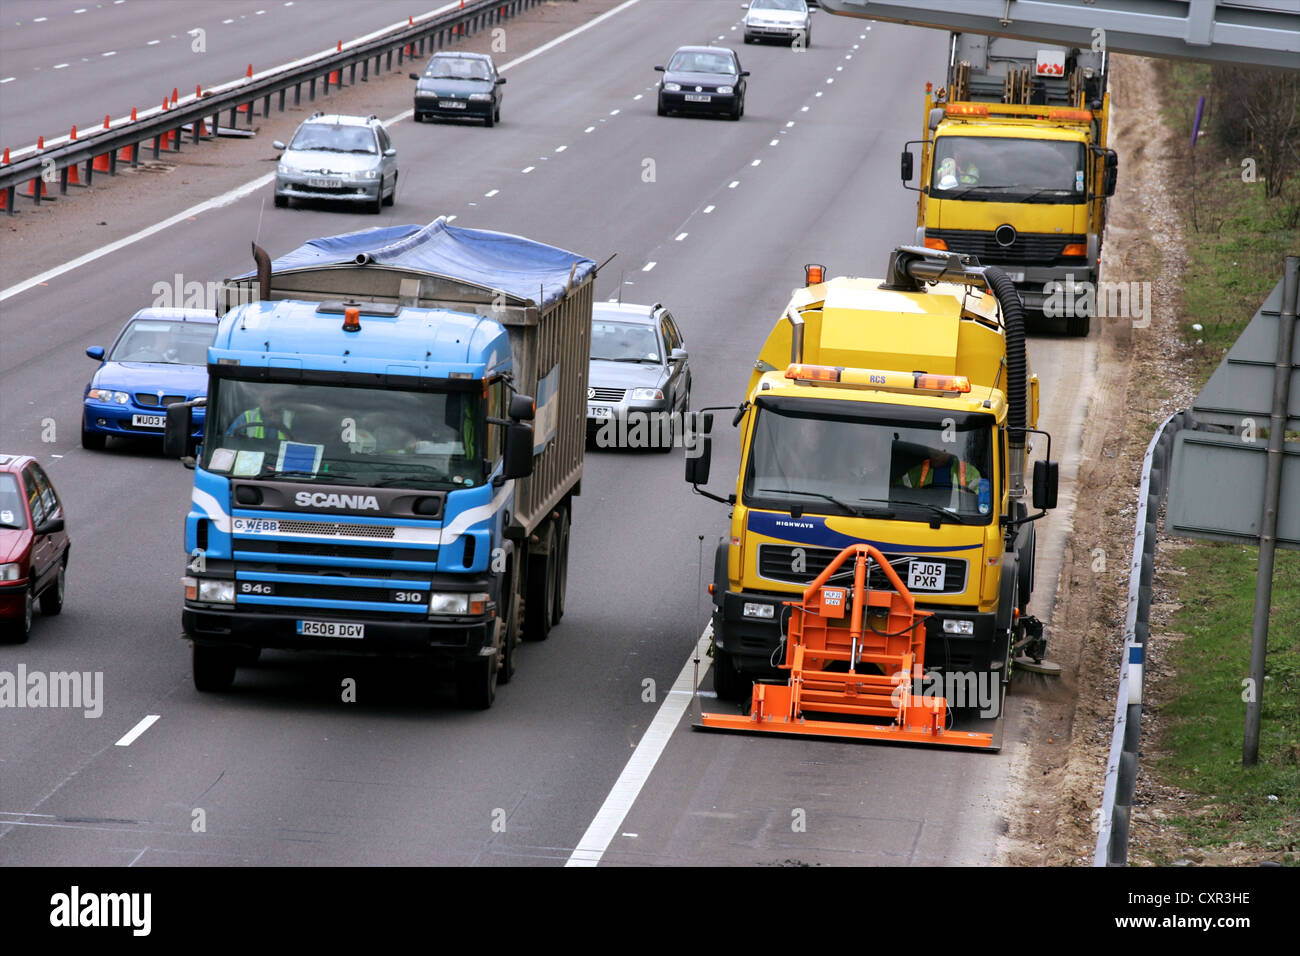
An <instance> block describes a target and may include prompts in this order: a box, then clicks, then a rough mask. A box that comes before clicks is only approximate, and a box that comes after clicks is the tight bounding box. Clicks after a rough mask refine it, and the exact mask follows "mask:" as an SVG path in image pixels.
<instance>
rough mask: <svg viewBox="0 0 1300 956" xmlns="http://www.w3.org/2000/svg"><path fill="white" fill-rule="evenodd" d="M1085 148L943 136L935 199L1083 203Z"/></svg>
mask: <svg viewBox="0 0 1300 956" xmlns="http://www.w3.org/2000/svg"><path fill="white" fill-rule="evenodd" d="M1085 176H1086V167H1085V153H1084V147H1083V143H1079V142H1070V141H1063V140H1047V139H1013V138H1010V137H998V136H940V137H939V138H938V139H937V140H936V141H935V144H934V176H933V178H932V180H931V183H930V188H931V195H933V196H935V197H936V198H939V199H966V200H974V201H976V202H1038V203H1079V202H1082V201H1083V198H1084V196H1085V195H1086V193H1085Z"/></svg>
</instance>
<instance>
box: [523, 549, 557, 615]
mask: <svg viewBox="0 0 1300 956" xmlns="http://www.w3.org/2000/svg"><path fill="white" fill-rule="evenodd" d="M556 563H557V562H556V560H555V532H554V529H552V530H550V531H548V532H547V541H546V554H544V555H541V554H532V555H529V556H528V593H527V595H526V596H525V598H524V640H526V641H544V640H546V638H547V637H549V636H550V634H551V618H552V617H553V616H554V614H555V584H554V583H553V582H552V580H551V579H552V577H553V576H554V574H555V565H556Z"/></svg>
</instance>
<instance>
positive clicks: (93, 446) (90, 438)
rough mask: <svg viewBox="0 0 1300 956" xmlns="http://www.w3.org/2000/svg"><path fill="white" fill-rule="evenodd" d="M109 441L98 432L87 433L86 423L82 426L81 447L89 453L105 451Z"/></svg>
mask: <svg viewBox="0 0 1300 956" xmlns="http://www.w3.org/2000/svg"><path fill="white" fill-rule="evenodd" d="M107 441H108V436H107V435H101V434H99V433H98V432H88V431H86V426H85V423H84V422H83V423H82V426H81V447H82V448H85V449H86V450H87V451H103V450H104V445H105V443H106V442H107Z"/></svg>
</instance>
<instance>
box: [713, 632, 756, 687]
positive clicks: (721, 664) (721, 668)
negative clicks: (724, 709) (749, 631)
mask: <svg viewBox="0 0 1300 956" xmlns="http://www.w3.org/2000/svg"><path fill="white" fill-rule="evenodd" d="M753 687H754V682H753V680H751V679H750V678H748V677H745V676H744V675H743V674H741V673H740V671H738V670H736V665H735V663H734V662H733V661H732V657H731V655H730V654H728V653H727V652H726V651H724V650H722V649H721V648H719V647H717V646H716V645H715V646H714V648H713V690H714V692H715V693H716V694H717V695H718V699H719V700H745V699H746V698H748V697H749V696H750V694H751V693H752V690H753Z"/></svg>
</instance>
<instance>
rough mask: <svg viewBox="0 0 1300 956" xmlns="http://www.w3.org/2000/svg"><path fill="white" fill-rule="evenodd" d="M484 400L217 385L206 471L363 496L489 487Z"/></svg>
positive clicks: (234, 382) (470, 395)
mask: <svg viewBox="0 0 1300 956" xmlns="http://www.w3.org/2000/svg"><path fill="white" fill-rule="evenodd" d="M482 414H483V410H482V398H481V397H480V396H479V395H478V394H477V393H475V392H470V391H465V392H460V391H456V392H424V391H419V392H415V391H401V390H396V389H379V388H363V387H359V386H357V387H350V386H338V385H310V384H302V383H289V382H262V381H243V380H238V379H227V378H219V379H217V380H215V381H213V382H212V383H211V386H210V388H209V395H208V413H207V420H206V423H205V427H204V432H205V440H204V443H203V467H204V468H206V469H207V470H209V471H214V472H218V473H221V474H227V475H231V476H235V477H240V476H242V477H250V478H251V477H263V478H266V477H275V478H287V479H290V480H313V481H319V482H326V483H339V484H353V485H359V486H363V487H381V486H385V485H391V486H394V487H409V488H440V489H454V488H464V487H470V486H473V485H478V484H482V483H483V480H484V477H485V475H484V466H483V458H484V450H483V436H482V423H481V421H480V419H481V416H482Z"/></svg>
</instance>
